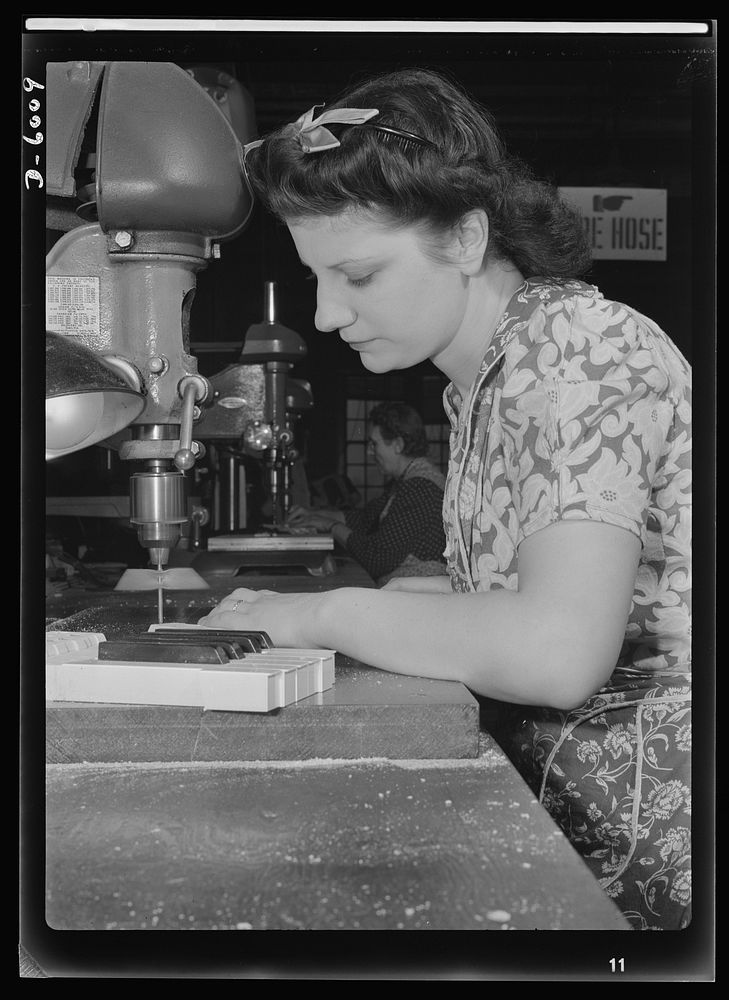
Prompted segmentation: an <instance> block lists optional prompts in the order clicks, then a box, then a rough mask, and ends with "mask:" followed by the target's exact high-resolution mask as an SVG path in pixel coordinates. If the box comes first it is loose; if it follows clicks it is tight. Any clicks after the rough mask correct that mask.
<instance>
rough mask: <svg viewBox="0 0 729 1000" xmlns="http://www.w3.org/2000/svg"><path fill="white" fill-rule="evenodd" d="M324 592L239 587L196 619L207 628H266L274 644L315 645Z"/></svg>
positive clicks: (309, 647)
mask: <svg viewBox="0 0 729 1000" xmlns="http://www.w3.org/2000/svg"><path fill="white" fill-rule="evenodd" d="M325 598H326V594H325V593H324V594H279V593H276V591H273V590H247V589H244V588H239V589H238V590H234V591H233V592H232V593H231V594H229V595H228V596H227V597H224V598H223V600H222V601H221V602H220V603H219V604H218V605H217V606H216V607H215V608H213V610H212V611H210V612H209V613H208V614H207V615H205V617H204V618H201V619H200V620H199V622H198V624H199V625H205V626H206V627H207V628H217V629H230V630H233V631H235V630H239V631H242V632H243V631H251V632H266V633H267V634H268V635H269V636H270V637H271V641H272V642H273V644H274V646H288V647H293V648H298V649H307V648H308V649H314V648H318V647H320V646H322V645H323V644H322V643H321V642H319V641H317V635H316V623H317V621H318V611H319V609H320V606H321V604H322V602H323V600H324V599H325Z"/></svg>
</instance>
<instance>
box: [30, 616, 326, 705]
mask: <svg viewBox="0 0 729 1000" xmlns="http://www.w3.org/2000/svg"><path fill="white" fill-rule="evenodd" d="M334 655H335V654H334V651H333V650H323V649H306V650H302V649H288V648H283V647H281V648H278V647H275V646H274V645H273V643H272V642H271V639H270V637H269V636H268V635H267V634H266V633H265V632H256V631H244V632H238V631H221V630H217V629H208V628H205V627H203V626H197V625H184V624H166V625H153V626H151V628H150V630H149V632H147V633H145V634H144V635H134V636H125V637H122V638H117V639H112V640H107V639H106V638H105V637H104V636H103V635H98V634H92V633H83V632H81V633H71V632H50V633H47V634H46V697H47V698H48V700H49V701H78V702H97V703H107V704H127V705H177V706H196V707H201V708H203V709H204V710H209V711H222V712H270V711H272V710H273V709H276V708H283V707H284V706H286V705H291V704H293V703H294V702H297V701H301V699H302V698H308V697H309V696H310V695H313V694H317V693H321V692H323V691H326V690H327V689H328V688H330V687H332V685H333V684H334Z"/></svg>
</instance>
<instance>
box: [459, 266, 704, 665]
mask: <svg viewBox="0 0 729 1000" xmlns="http://www.w3.org/2000/svg"><path fill="white" fill-rule="evenodd" d="M444 405H445V409H446V413H447V414H448V417H449V420H450V424H451V440H450V445H451V457H450V462H449V469H448V476H447V482H446V488H445V496H444V501H443V512H444V521H445V525H446V538H447V543H446V552H445V555H446V559H447V562H448V571H449V574H450V577H451V583H452V586H453V589H454V590H456V591H471V590H480V591H485V590H491V589H495V588H502V587H504V588H509V589H512V590H513V589H516V588H517V584H518V546H519V544H520V543H521V541H522V540H523V539H524V538H527V537H528V536H529V535H531V534H532V533H533V532H535V531H539V529H540V528H543V527H545V526H546V525H548V524H551V523H552V522H554V521H558V520H580V519H591V520H597V521H605V522H608V523H610V524H614V525H618V526H620V527H622V528H625V529H626V530H627V531H632V532H634V533H635V534H636V535H637V536H638V537H639V538H640V540H641V543H642V556H641V561H640V568H639V572H638V576H637V580H636V585H635V591H634V594H633V601H632V606H631V610H630V616H629V620H628V625H627V629H626V634H625V641H624V643H623V647H622V650H621V653H620V657H619V660H618V663H617V665H616V667H617V669H618V670H619V671H621V673H623V674H624V675H627V676H636V677H641V676H642V677H645V676H651V675H658V674H681V673H688V672H689V670H690V606H691V605H690V601H691V589H690V588H691V471H690V470H691V465H690V459H691V369H690V367H689V365H688V363H687V362H686V360H685V359H684V358H683V357H682V355H681V354H680V352H679V351H678V350H677V348H676V347H675V346H674V345H673V343H672V342H671V341H670V340H669V339H668V337H667V336H666V335H665V334H664V333H663V331H662V330H660V329H659V328H658V327H657V326H656V325H655V324H654V323H653V322H652V321H651V320H649V319H647V318H646V317H645V316H642V315H641V314H640V313H638V312H636V311H635V310H634V309H631V308H630V307H629V306H626V305H624V304H622V303H619V302H612V301H609V300H608V299H605V298H604V297H603V295H602V294H601V293H600V291H599V290H598V289H597V288H596V287H594V286H592V285H589V284H586V283H584V282H582V281H569V282H566V283H564V284H558V283H554V282H550V281H549V280H545V279H539V278H537V279H529V280H528V281H525V282H524V284H523V285H522V286H521V287H520V288H519V289H518V290H517V291H516V292H515V294H514V295H513V297H512V299H511V301H510V302H509V305H508V307H507V310H506V312H505V314H504V316H503V317H502V319H501V321H500V324H499V326H498V328H497V330H496V332H495V334H494V337H493V339H492V341H491V344H490V345H489V348H488V350H487V352H486V355H485V357H484V359H483V362H482V364H481V366H480V370H479V375H478V377H477V379H476V381H475V383H474V385H473V387H472V389H471V392H470V395H469V397H468V398H467V399H466V400H462V399H461V397H460V394H459V393H458V391H457V390H456V388H455V386H454V385H453V384H450V385H449V386H448V387H447V388H446V390H445V393H444Z"/></svg>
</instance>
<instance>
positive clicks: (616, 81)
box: [56, 32, 715, 475]
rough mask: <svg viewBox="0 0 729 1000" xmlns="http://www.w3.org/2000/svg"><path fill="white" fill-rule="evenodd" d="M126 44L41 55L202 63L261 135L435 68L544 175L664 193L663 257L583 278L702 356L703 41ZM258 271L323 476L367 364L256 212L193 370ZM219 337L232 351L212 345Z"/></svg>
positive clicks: (710, 207) (708, 138) (207, 301)
mask: <svg viewBox="0 0 729 1000" xmlns="http://www.w3.org/2000/svg"><path fill="white" fill-rule="evenodd" d="M133 38H134V36H132V39H133ZM155 41H156V43H155ZM127 42H128V43H127V44H126V45H124V46H122V45H121V43H120V42H119V41H118V40H117V39H112V40H111V41H110V40H109V36H107V38H106V39H101V38H99V37H97V38H96V39H90V38H83V39H81V42H80V43H78V46H79V47H78V48H76V49H74V53H73V54H70V53H69V52H66V53H63V52H59V54H58V55H57V56H56V58H59V59H65V58H108V59H115V58H124V59H137V58H152V59H161V60H165V61H171V62H178V63H179V64H180V65H183V66H186V67H188V68H189V67H192V66H203V65H213V66H217V67H219V68H221V69H223V70H224V71H225V72H227V73H229V74H230V75H232V76H234V77H235V78H236V79H237V80H239V81H240V83H241V84H242V85H243V87H245V88H246V90H247V91H248V92H249V94H250V95H251V98H252V101H253V105H254V108H255V117H256V123H257V129H258V134H259V135H260V136H265V135H266V133H267V132H269V131H270V130H272V129H274V128H276V127H278V126H279V125H281V124H282V123H284V122H287V121H292V120H293V119H295V118H296V117H298V116H299V115H300V114H301V113H302V112H304V111H306V110H307V109H308V108H309V107H310V106H312V105H314V104H322V103H326V102H328V101H330V100H331V99H332V98H334V97H335V96H336V95H337V93H338V92H339V91H340V90H341V89H342V88H344V87H345V86H347V85H349V84H350V83H351V82H352V81H354V80H357V79H359V78H361V77H362V76H364V75H368V74H371V73H377V72H380V71H385V70H389V69H393V68H398V67H404V66H426V67H431V68H435V69H439V70H442V71H445V72H446V73H448V74H449V75H451V76H452V77H453V78H454V79H455V80H457V81H458V82H460V83H461V84H463V85H464V86H465V87H466V88H467V89H468V90H470V91H471V92H472V93H474V94H475V95H476V96H477V98H478V99H479V100H480V101H481V102H482V103H483V104H485V105H486V106H487V107H489V108H490V110H491V111H492V112H493V113H494V115H495V116H496V119H497V121H498V123H499V125H500V127H501V130H502V133H503V135H504V137H505V138H506V140H507V143H508V145H509V147H510V149H511V150H512V152H514V153H517V154H519V155H521V156H522V157H523V158H524V159H526V160H527V161H529V162H530V163H531V164H532V165H533V166H534V167H535V169H536V171H537V172H538V173H539V174H541V175H542V176H544V177H547V178H549V179H550V180H552V181H553V182H554V183H556V184H558V185H560V186H598V185H602V186H611V187H612V186H621V187H644V188H664V189H666V191H667V259H666V260H665V261H660V262H644V261H615V260H596V261H595V262H594V266H593V270H592V272H591V274H590V275H589V276H588V277H589V279H590V280H592V281H594V283H595V284H597V285H598V286H599V287H600V288H601V290H602V291H603V293H604V294H605V295H606V296H608V297H611V298H616V299H619V300H622V301H626V302H628V303H630V304H631V305H633V306H636V307H637V308H638V309H640V310H641V311H643V312H645V313H646V314H648V315H649V316H651V317H652V318H653V319H655V320H656V321H657V322H658V323H659V324H660V325H661V326H662V327H663V328H664V329H665V330H666V331H667V332H668V334H669V335H670V336H671V337H672V338H673V339H674V341H675V342H676V343H677V345H678V346H679V347H680V348H681V350H682V351H683V352H684V353H685V354H686V356H687V357H688V358H689V360H694V357H695V355H696V354H697V347H698V348H699V352H698V353H699V354H701V351H702V350H705V349H706V346H707V344H709V345H710V344H711V342H712V339H713V272H714V259H713V240H712V237H711V234H712V232H713V223H714V196H713V187H714V185H713V178H714V163H715V154H714V145H713V136H714V127H715V123H714V103H713V93H714V89H713V88H714V73H715V69H714V53H713V47H712V46H711V44H709V43H707V44H706V45H702V43H701V41H700V40H697V39H690V40H683V39H680V38H679V39H676V38H661V37H653V36H651V37H649V38H644V37H630V36H628V37H615V36H602V37H601V36H589V35H588V36H551V37H550V36H547V37H544V38H541V39H540V38H536V39H535V37H534V36H499V35H496V36H489V35H483V36H479V35H450V34H447V33H443V34H438V33H436V34H430V35H415V34H413V35H410V34H384V35H383V34H378V35H367V34H362V33H358V32H350V33H345V34H324V35H311V34H306V33H304V34H302V33H296V32H291V33H260V34H259V33H255V34H254V33H252V34H247V35H240V34H239V35H225V34H222V35H219V34H213V35H208V36H205V37H200V36H194V38H187V39H186V40H184V41H183V40H180V39H172V41H171V40H170V39H169V38H165V39H157V36H154V38H153V39H152V40H150V39H149V38H146V39H143V40H140V41H139V46H140V48H139V49H135V45H134V42H133V40H132V41H131V43H130V42H129V41H128V38H127ZM172 42H174V43H175V45H174V47H172ZM142 45H143V46H144V47H143V48H142V47H141V46H142ZM94 46H96V47H95V48H94ZM122 52H123V54H121V53H122ZM102 53H103V54H102ZM265 281H275V282H276V286H277V306H278V319H279V321H280V322H281V323H283V324H285V325H286V326H288V327H291V328H293V329H294V330H296V331H297V332H298V333H299V334H301V336H303V337H304V339H305V340H306V343H307V348H308V355H307V358H306V359H305V361H304V362H302V363H301V364H300V365H299V366H297V368H296V369H295V370H294V372H293V374H294V375H298V376H300V377H304V378H308V379H309V380H310V382H311V384H312V389H313V393H314V400H315V409H314V411H313V412H312V413H311V414H309V415H307V416H306V418H305V419H306V421H307V422H308V433H309V442H310V447H309V459H310V464H311V471H312V473H313V475H317V474H323V473H324V472H326V471H328V470H329V469H331V468H333V467H335V465H336V463H337V461H338V454H340V453H341V448H342V441H341V427H340V426H339V422H340V421H342V420H343V416H342V411H341V406H342V402H343V400H342V395H341V394H342V386H343V383H344V379H345V377H346V376H347V375H358V376H362V375H364V374H366V373H364V371H363V369H362V368H361V366H360V364H359V360H358V357H357V356H355V355H353V353H352V352H351V351H350V350H349V349H348V348H347V347H346V346H345V345H343V344H342V343H341V342H340V340H339V338H338V337H337V336H336V335H325V334H321V333H318V332H317V331H316V329H315V328H314V324H313V315H314V307H315V285H314V283H313V282H310V281H307V280H306V277H305V272H304V269H303V268H302V267H301V265H300V264H299V262H298V259H297V257H296V254H295V251H294V248H293V244H292V243H291V241H290V239H289V237H288V234H287V233H286V231H285V229H283V228H282V227H281V226H280V225H278V224H276V223H275V222H273V221H272V220H271V219H270V218H264V217H263V215H262V213H261V212H260V211H259V210H257V209H256V210H254V213H253V216H252V219H251V222H250V223H249V225H248V227H247V228H246V230H245V231H244V232H243V233H242V234H241V235H240V236H239V237H237V238H236V239H235V240H233V241H231V242H229V243H226V244H223V246H222V256H221V259H220V260H218V261H214V262H212V263H211V265H210V266H209V267H208V268H207V269H206V271H204V272H203V273H201V274H200V275H199V279H198V290H197V293H196V297H195V301H194V304H193V309H192V317H191V322H192V327H191V330H192V340H193V343H197V344H198V345H200V346H201V348H202V349H201V350H200V352H199V364H200V370H201V372H202V373H203V374H207V375H210V374H214V373H215V372H216V371H219V370H220V369H221V368H223V367H225V366H226V365H227V364H230V363H231V362H233V361H234V360H235V359H236V350H239V349H240V345H242V343H243V340H244V336H245V332H246V330H247V329H248V327H249V326H250V325H251V324H252V323H258V322H260V321H261V319H262V310H263V286H264V282H265ZM219 343H227V344H232V345H233V347H232V348H231V350H230V351H228V352H226V351H220V352H217V351H213V350H211V348H212V347H213V345H214V344H219ZM206 347H207V350H206V349H205V348H206ZM703 356H704V357H705V356H706V355H703ZM424 375H428V376H430V379H429V382H428V384H429V386H430V389H432V380H433V376H437V375H438V373H437V372H436V371H435V369H434V368H433V367H432V366H430V365H425V366H420V367H419V368H418V369H417V370H414V371H412V372H409V373H400V374H399V375H393V380H394V381H393V382H392V387H393V394H397V395H399V394H401V393H402V394H405V395H408V396H409V397H410V398H411V399H412V400H413V401H414V402H416V403H417V402H419V401H421V402H422V391H421V389H422V385H423V376H424ZM429 392H430V396H432V392H431V391H430V390H429ZM430 396H429V398H430ZM76 461H79V459H76ZM98 464H99V463H98V462H97V463H96V465H97V466H98ZM58 471H59V472H60V469H59V470H58Z"/></svg>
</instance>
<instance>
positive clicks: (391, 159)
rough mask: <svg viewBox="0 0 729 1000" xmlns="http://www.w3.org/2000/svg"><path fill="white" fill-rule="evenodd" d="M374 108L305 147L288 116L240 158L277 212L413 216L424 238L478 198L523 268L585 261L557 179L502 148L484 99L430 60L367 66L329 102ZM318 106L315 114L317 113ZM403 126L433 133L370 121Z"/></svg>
mask: <svg viewBox="0 0 729 1000" xmlns="http://www.w3.org/2000/svg"><path fill="white" fill-rule="evenodd" d="M337 107H350V108H355V107H356V108H377V109H378V111H379V114H378V115H377V116H376V117H375V118H373V119H372V120H371V121H370V122H369V123H368V124H367V125H350V126H337V125H327V128H328V129H329V130H330V131H332V132H333V133H335V134H336V135H337V137H338V138H339V140H340V145H339V146H338V147H336V148H334V149H329V150H325V151H323V152H316V153H306V152H304V150H303V149H302V147H301V145H300V143H299V142H298V140H297V138H296V129H295V128H294V127H292V126H291V125H290V124H289V125H286V126H284V127H283V128H282V129H280V130H278V131H277V132H275V133H273V135H271V136H269V137H267V138H266V139H265V141H264V142H263V144H262V145H261V146H259V147H258V148H257V149H254V150H252V151H251V152H250V153H249V154H248V157H247V160H246V169H247V173H248V177H249V179H250V182H251V185H252V187H253V189H254V191H255V193H256V194H257V195H258V197H259V198H260V199H261V201H262V202H263V203H264V204H265V205H266V206H267V208H268V209H269V210H270V211H271V212H272V213H273V214H274V215H275V216H277V217H278V218H280V219H284V220H286V219H289V220H291V219H304V218H308V217H312V216H318V215H338V214H340V213H342V212H344V211H346V210H348V209H353V208H354V209H359V210H362V211H364V212H374V213H379V214H382V213H384V214H385V216H386V218H387V219H388V220H389V221H390V222H391V223H392V224H393V225H413V224H420V225H421V226H425V227H427V229H428V230H429V231H430V235H431V238H433V239H434V240H436V241H437V238H438V236H442V235H443V234H444V233H448V232H449V231H450V230H451V229H452V227H454V226H455V225H456V224H457V223H458V221H459V220H460V219H461V218H462V217H463V216H464V214H465V213H466V212H468V211H470V210H473V209H479V208H480V209H483V210H484V211H485V212H486V214H487V215H488V219H489V233H490V238H489V248H490V250H489V252H490V253H491V254H493V255H494V256H495V257H497V258H499V259H501V260H504V261H507V262H509V261H510V262H511V263H512V264H514V265H515V266H516V267H517V268H518V269H519V270H520V271H521V273H522V274H523V275H524V277H527V278H529V277H536V276H541V277H551V278H555V279H557V280H565V279H567V278H571V277H576V276H577V275H579V274H582V273H583V272H584V271H586V270H587V269H588V268H589V266H590V264H591V254H590V249H589V245H588V242H587V238H586V235H585V233H584V229H583V226H582V222H581V219H580V216H579V213H578V212H577V210H576V209H574V208H572V207H571V206H570V205H568V204H567V203H566V202H564V201H563V200H562V199H561V198H560V196H559V192H558V190H557V189H556V188H555V187H554V186H553V185H551V184H548V183H546V182H545V181H541V180H538V179H536V178H535V177H534V175H533V174H532V171H531V170H530V168H529V167H528V166H527V165H526V164H524V163H523V162H522V161H521V160H519V159H517V158H515V157H513V156H510V155H509V154H508V153H507V152H506V149H505V147H504V144H503V142H502V139H501V137H500V135H499V133H498V132H497V129H496V127H495V125H494V121H493V118H492V116H491V114H490V112H488V111H487V110H486V109H484V108H482V107H481V106H480V105H478V104H477V103H476V102H474V101H473V100H472V99H471V98H470V97H469V96H468V95H467V94H466V93H465V92H464V91H463V90H461V89H460V87H458V86H457V85H455V84H454V83H452V82H450V81H449V80H447V79H446V78H445V77H444V76H442V75H440V74H438V73H435V72H432V71H430V70H418V69H414V70H403V71H399V72H395V73H388V74H386V75H384V76H380V77H375V78H373V79H371V80H369V81H367V82H365V83H363V84H361V85H360V86H358V87H356V88H355V89H353V90H350V91H349V92H348V93H346V94H345V95H344V96H341V97H339V98H338V99H337V100H335V101H333V102H332V103H331V104H329V105H327V106H326V110H332V109H333V108H337ZM323 110H324V108H323V107H322V108H319V109H317V111H316V112H315V114H321V112H322V111H323ZM375 124H379V125H384V126H389V127H391V128H397V129H404V130H406V131H408V132H411V133H414V134H415V135H418V136H421V137H422V138H423V139H426V140H429V142H430V143H433V146H434V148H433V147H431V146H430V145H427V146H426V145H419V144H417V143H400V142H398V141H397V140H393V139H392V138H387V137H385V135H384V134H383V133H381V132H378V131H377V130H376V129H373V128H370V127H368V125H375Z"/></svg>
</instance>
